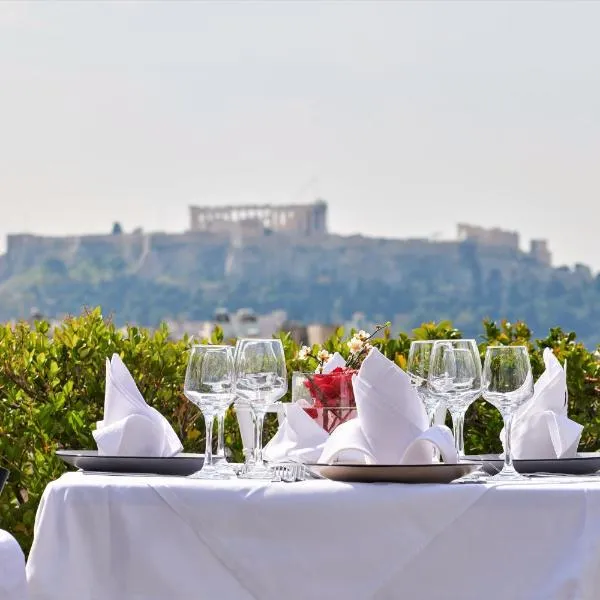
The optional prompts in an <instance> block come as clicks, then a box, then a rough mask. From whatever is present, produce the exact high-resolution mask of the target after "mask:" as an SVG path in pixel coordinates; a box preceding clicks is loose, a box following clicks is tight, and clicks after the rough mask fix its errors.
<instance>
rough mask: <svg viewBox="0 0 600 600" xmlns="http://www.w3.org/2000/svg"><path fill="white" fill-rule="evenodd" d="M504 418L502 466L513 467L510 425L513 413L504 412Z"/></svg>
mask: <svg viewBox="0 0 600 600" xmlns="http://www.w3.org/2000/svg"><path fill="white" fill-rule="evenodd" d="M502 417H503V419H504V468H505V469H513V468H514V467H513V458H512V447H511V444H512V425H513V415H512V413H510V414H509V413H505V414H503V415H502Z"/></svg>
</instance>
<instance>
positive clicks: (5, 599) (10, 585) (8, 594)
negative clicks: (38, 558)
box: [0, 529, 27, 600]
mask: <svg viewBox="0 0 600 600" xmlns="http://www.w3.org/2000/svg"><path fill="white" fill-rule="evenodd" d="M26 599H27V582H26V580H25V557H24V556H23V552H22V550H21V547H20V546H19V544H18V543H17V540H15V538H14V537H13V536H12V535H10V533H8V532H6V531H3V530H2V529H0V600H26Z"/></svg>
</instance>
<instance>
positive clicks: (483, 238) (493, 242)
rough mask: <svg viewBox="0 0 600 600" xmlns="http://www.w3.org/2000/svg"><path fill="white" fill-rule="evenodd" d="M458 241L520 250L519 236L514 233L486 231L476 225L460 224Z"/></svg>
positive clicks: (495, 228) (495, 230) (501, 230)
mask: <svg viewBox="0 0 600 600" xmlns="http://www.w3.org/2000/svg"><path fill="white" fill-rule="evenodd" d="M458 239H459V240H464V241H473V242H477V243H479V244H483V245H485V246H503V247H505V248H512V249H513V250H518V249H519V234H518V233H516V232H514V231H505V230H504V229H498V228H497V227H494V228H493V229H486V228H485V227H477V226H476V225H466V224H464V223H459V225H458Z"/></svg>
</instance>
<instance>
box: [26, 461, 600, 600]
mask: <svg viewBox="0 0 600 600" xmlns="http://www.w3.org/2000/svg"><path fill="white" fill-rule="evenodd" d="M27 577H28V584H29V594H30V599H31V600H199V599H200V600H203V599H207V600H213V599H214V600H282V599H285V600H330V599H331V600H369V599H374V600H392V599H393V600H396V599H406V600H421V599H423V600H482V599H484V598H485V599H486V600H496V599H498V600H592V599H593V600H597V598H599V597H600V477H596V478H594V477H587V478H586V477H579V478H577V477H560V478H553V479H548V480H546V479H543V478H539V479H534V480H531V481H528V482H525V483H503V484H488V483H484V484H482V483H478V484H449V485H433V484H424V485H403V484H364V483H363V484H358V483H355V484H349V483H339V482H333V481H324V480H311V481H303V482H296V483H283V482H282V483H268V482H257V481H249V480H242V479H238V480H231V481H201V480H192V479H186V478H180V477H158V476H128V475H126V476H116V475H114V476H113V475H103V474H90V473H83V472H77V473H76V472H72V473H67V474H65V475H63V476H62V477H60V478H59V479H58V480H57V481H54V482H53V483H51V484H50V485H49V486H48V487H47V489H46V491H45V493H44V496H43V499H42V502H41V504H40V507H39V511H38V514H37V519H36V525H35V541H34V544H33V548H32V550H31V554H30V556H29V561H28V564H27Z"/></svg>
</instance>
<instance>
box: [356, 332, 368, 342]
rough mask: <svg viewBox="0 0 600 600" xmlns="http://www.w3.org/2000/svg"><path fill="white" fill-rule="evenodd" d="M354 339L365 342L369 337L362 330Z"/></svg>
mask: <svg viewBox="0 0 600 600" xmlns="http://www.w3.org/2000/svg"><path fill="white" fill-rule="evenodd" d="M354 337H357V338H358V339H359V340H362V341H363V342H366V341H367V340H368V339H369V337H370V336H369V334H368V333H367V332H366V331H365V330H364V329H361V330H360V331H359V332H358V333H357V334H356V335H355V336H354Z"/></svg>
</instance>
